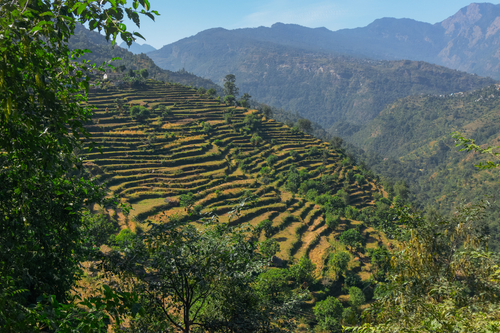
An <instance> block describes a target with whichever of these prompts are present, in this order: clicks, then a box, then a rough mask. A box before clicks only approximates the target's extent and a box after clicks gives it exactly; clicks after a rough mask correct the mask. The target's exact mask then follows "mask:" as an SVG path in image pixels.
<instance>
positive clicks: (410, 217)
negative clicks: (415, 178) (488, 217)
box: [359, 202, 500, 332]
mask: <svg viewBox="0 0 500 333" xmlns="http://www.w3.org/2000/svg"><path fill="white" fill-rule="evenodd" d="M487 207H488V204H487V203H486V202H482V203H480V204H478V205H466V206H462V207H459V209H458V211H457V213H456V214H455V215H454V216H453V217H452V218H449V219H448V218H446V219H445V218H441V217H438V220H437V221H430V220H427V219H426V218H424V217H423V215H422V214H421V213H419V212H415V211H414V210H413V209H410V208H409V207H402V208H399V209H398V210H397V211H396V213H395V215H394V216H393V220H394V222H393V224H391V225H390V226H388V227H390V228H391V229H388V232H390V234H392V235H394V236H395V237H396V239H397V240H398V241H399V243H398V244H399V246H398V248H395V249H393V250H392V251H391V252H390V258H391V259H390V265H391V269H390V270H389V273H388V275H389V277H388V282H387V283H381V284H379V286H378V287H377V295H378V297H379V298H378V299H377V302H376V303H375V304H373V305H372V307H370V308H369V310H368V311H369V312H368V313H367V316H366V318H371V319H370V320H368V322H367V323H366V324H365V325H364V326H363V327H360V328H359V330H363V331H364V332H402V331H404V332H414V331H419V332H453V331H458V332H492V331H493V332H494V331H496V330H498V329H499V325H498V322H499V319H500V313H499V311H498V310H497V309H498V305H499V300H500V284H499V283H498V281H500V279H499V278H500V275H499V273H498V272H499V268H500V266H499V264H500V260H499V259H498V257H497V256H496V255H495V254H493V253H491V252H489V251H488V250H487V246H488V245H487V244H488V233H487V232H486V230H485V228H484V224H483V223H482V221H483V219H484V216H485V209H487ZM371 313H376V314H377V315H376V316H373V317H368V315H370V314H371Z"/></svg>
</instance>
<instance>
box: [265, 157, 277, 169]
mask: <svg viewBox="0 0 500 333" xmlns="http://www.w3.org/2000/svg"><path fill="white" fill-rule="evenodd" d="M276 162H278V156H276V155H274V154H271V155H269V156H268V157H267V158H266V164H267V165H268V166H269V167H273V165H275V164H276Z"/></svg>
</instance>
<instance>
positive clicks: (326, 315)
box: [313, 296, 344, 332]
mask: <svg viewBox="0 0 500 333" xmlns="http://www.w3.org/2000/svg"><path fill="white" fill-rule="evenodd" d="M343 310H344V307H343V306H342V303H340V301H339V300H338V299H336V298H335V297H332V296H328V297H327V298H326V299H325V300H324V301H319V302H318V303H317V304H316V305H315V306H314V309H313V311H314V315H315V316H316V320H317V321H318V326H319V327H320V328H321V329H322V330H325V331H328V332H341V330H342V326H341V325H340V319H341V318H342V312H343Z"/></svg>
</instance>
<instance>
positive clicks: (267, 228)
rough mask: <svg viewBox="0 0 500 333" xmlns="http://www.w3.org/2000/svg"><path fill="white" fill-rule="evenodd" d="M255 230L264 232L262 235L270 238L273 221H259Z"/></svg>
mask: <svg viewBox="0 0 500 333" xmlns="http://www.w3.org/2000/svg"><path fill="white" fill-rule="evenodd" d="M257 230H264V235H265V236H266V238H269V237H271V236H272V235H273V231H274V228H273V221H271V220H268V219H266V220H263V221H261V222H260V223H259V224H258V226H257Z"/></svg>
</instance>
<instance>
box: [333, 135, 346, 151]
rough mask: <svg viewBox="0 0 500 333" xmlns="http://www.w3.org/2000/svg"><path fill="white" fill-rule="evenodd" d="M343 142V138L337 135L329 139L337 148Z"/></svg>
mask: <svg viewBox="0 0 500 333" xmlns="http://www.w3.org/2000/svg"><path fill="white" fill-rule="evenodd" d="M343 143H344V140H343V139H342V138H340V137H338V136H334V137H333V138H332V139H331V140H330V144H331V145H332V146H333V147H334V148H337V149H340V148H341V147H342V144H343Z"/></svg>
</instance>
